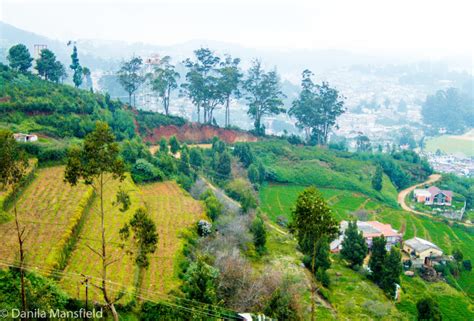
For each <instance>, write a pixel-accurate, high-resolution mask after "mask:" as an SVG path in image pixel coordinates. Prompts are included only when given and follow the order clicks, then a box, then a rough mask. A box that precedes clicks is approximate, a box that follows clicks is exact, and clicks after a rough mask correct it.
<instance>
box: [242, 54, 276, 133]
mask: <svg viewBox="0 0 474 321" xmlns="http://www.w3.org/2000/svg"><path fill="white" fill-rule="evenodd" d="M243 87H244V89H245V91H246V96H245V98H246V99H247V103H248V106H249V110H248V111H247V114H248V115H249V116H250V117H252V118H253V120H254V127H255V133H256V134H257V135H264V134H265V126H263V125H262V118H263V117H264V116H267V115H278V114H280V113H281V112H284V111H285V109H284V108H283V98H284V97H285V95H284V94H283V92H282V91H281V88H280V82H279V78H278V74H277V72H276V70H273V71H269V72H265V71H264V70H263V68H262V64H261V62H260V61H259V60H254V61H253V63H252V67H251V68H250V70H249V71H248V73H247V78H246V79H245V81H244V84H243Z"/></svg>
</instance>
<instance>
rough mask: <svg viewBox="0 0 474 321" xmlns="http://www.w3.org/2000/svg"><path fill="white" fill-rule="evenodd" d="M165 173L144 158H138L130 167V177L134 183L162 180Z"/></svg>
mask: <svg viewBox="0 0 474 321" xmlns="http://www.w3.org/2000/svg"><path fill="white" fill-rule="evenodd" d="M164 177H165V175H164V174H163V172H161V171H160V170H159V169H158V168H156V167H155V166H153V164H151V163H149V162H148V161H147V160H145V159H139V160H137V161H136V163H135V164H134V165H133V167H132V179H133V181H134V182H136V183H146V182H154V181H162V180H163V179H164Z"/></svg>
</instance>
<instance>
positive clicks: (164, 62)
mask: <svg viewBox="0 0 474 321" xmlns="http://www.w3.org/2000/svg"><path fill="white" fill-rule="evenodd" d="M170 60H171V57H170V56H165V57H163V59H161V61H160V64H159V65H158V67H157V68H156V69H155V74H154V76H153V77H154V78H153V80H152V88H153V90H154V91H156V92H157V94H158V96H159V97H160V99H161V101H162V103H163V108H164V110H165V114H166V115H169V108H170V96H171V92H172V91H173V90H174V89H176V88H178V79H179V77H180V76H179V73H178V72H177V71H175V66H173V65H172V64H170Z"/></svg>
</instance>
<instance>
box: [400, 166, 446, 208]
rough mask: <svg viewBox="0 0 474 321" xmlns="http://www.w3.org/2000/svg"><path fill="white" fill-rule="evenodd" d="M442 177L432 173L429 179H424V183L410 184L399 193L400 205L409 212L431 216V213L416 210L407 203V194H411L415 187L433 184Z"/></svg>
mask: <svg viewBox="0 0 474 321" xmlns="http://www.w3.org/2000/svg"><path fill="white" fill-rule="evenodd" d="M440 179H441V175H440V174H433V175H430V177H428V179H427V180H426V181H424V182H423V183H420V184H416V185H413V186H410V187H408V188H406V189H404V190H402V191H401V192H400V193H398V204H400V206H401V207H402V208H403V209H404V210H405V211H408V212H412V213H414V214H418V215H424V216H429V217H431V215H430V214H426V213H423V212H420V211H416V210H414V209H412V208H410V207H409V206H408V205H407V203H406V201H405V200H406V198H407V195H408V194H410V193H411V192H412V191H413V190H414V189H415V188H417V187H420V186H424V185H429V184H433V183H435V182H437V181H439V180H440Z"/></svg>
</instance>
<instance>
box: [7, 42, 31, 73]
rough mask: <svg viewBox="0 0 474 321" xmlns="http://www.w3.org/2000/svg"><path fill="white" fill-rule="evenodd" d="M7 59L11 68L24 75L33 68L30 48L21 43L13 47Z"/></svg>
mask: <svg viewBox="0 0 474 321" xmlns="http://www.w3.org/2000/svg"><path fill="white" fill-rule="evenodd" d="M7 59H8V61H9V62H10V67H12V68H13V69H15V70H18V71H19V72H22V73H25V72H27V71H28V69H30V68H31V65H32V64H31V62H32V61H33V58H32V57H31V55H30V52H29V51H28V48H26V46H25V45H24V44H21V43H20V44H18V45H15V46H12V47H11V48H10V49H9V50H8V56H7Z"/></svg>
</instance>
